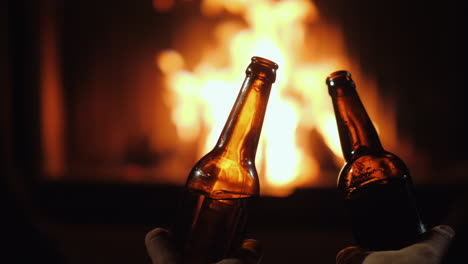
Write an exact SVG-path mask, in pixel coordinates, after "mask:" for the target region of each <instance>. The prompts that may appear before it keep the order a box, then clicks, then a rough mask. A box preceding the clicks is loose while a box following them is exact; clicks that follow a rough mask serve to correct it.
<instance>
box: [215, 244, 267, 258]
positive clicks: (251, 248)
mask: <svg viewBox="0 0 468 264" xmlns="http://www.w3.org/2000/svg"><path fill="white" fill-rule="evenodd" d="M262 255H263V249H262V247H261V245H260V243H258V241H257V240H255V239H245V240H244V241H243V242H242V245H241V247H240V248H239V249H238V250H237V251H236V254H235V258H227V259H223V260H221V261H220V262H218V263H217V264H256V263H259V262H260V260H261V258H262Z"/></svg>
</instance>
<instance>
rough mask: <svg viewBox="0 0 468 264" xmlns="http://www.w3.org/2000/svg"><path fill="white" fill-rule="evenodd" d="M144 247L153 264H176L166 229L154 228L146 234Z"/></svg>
mask: <svg viewBox="0 0 468 264" xmlns="http://www.w3.org/2000/svg"><path fill="white" fill-rule="evenodd" d="M145 245H146V250H147V251H148V255H149V256H150V258H151V262H152V263H153V264H176V254H175V253H174V250H173V248H172V245H171V241H170V236H169V231H167V230H166V229H163V228H155V229H153V230H151V231H150V232H148V233H147V234H146V236H145Z"/></svg>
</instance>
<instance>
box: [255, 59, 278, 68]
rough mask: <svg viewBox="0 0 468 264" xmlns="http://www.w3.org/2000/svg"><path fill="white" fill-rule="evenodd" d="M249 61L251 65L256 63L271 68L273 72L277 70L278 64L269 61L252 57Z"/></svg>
mask: <svg viewBox="0 0 468 264" xmlns="http://www.w3.org/2000/svg"><path fill="white" fill-rule="evenodd" d="M251 61H252V63H258V64H261V65H263V66H265V67H268V68H273V69H275V70H277V69H278V64H276V63H275V62H274V61H271V60H268V59H265V58H262V57H258V56H254V57H252V59H251Z"/></svg>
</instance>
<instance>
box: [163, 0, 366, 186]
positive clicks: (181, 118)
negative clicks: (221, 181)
mask: <svg viewBox="0 0 468 264" xmlns="http://www.w3.org/2000/svg"><path fill="white" fill-rule="evenodd" d="M201 10H202V13H203V14H204V15H206V16H216V15H219V14H221V13H222V12H225V13H226V12H228V13H231V14H234V15H238V16H239V17H238V18H237V20H236V19H232V18H230V19H225V20H224V21H222V22H221V23H219V24H218V25H217V26H216V28H215V30H214V32H213V34H214V37H215V40H216V41H215V42H214V43H213V42H210V43H206V45H207V46H209V47H210V48H209V49H206V51H200V52H202V56H201V60H200V61H199V63H198V64H197V65H196V66H195V67H193V70H191V71H188V70H185V69H184V68H183V65H184V58H183V56H182V54H181V53H179V52H178V51H175V50H167V51H164V52H162V53H160V54H158V56H157V63H158V66H159V68H160V69H161V70H162V72H163V73H164V74H165V77H166V81H167V86H168V87H169V89H170V93H169V95H168V98H167V99H168V101H169V102H170V105H171V107H172V120H173V121H174V123H175V125H176V127H177V133H178V136H179V138H180V139H181V140H184V141H186V142H193V141H199V142H203V145H202V146H200V148H199V155H203V154H205V153H206V152H207V151H209V150H211V148H212V147H213V146H214V144H215V143H216V140H217V138H218V136H219V134H220V132H221V129H222V126H223V125H224V123H225V121H226V118H227V116H228V114H229V111H230V109H231V107H232V104H233V102H234V100H235V98H236V96H237V93H238V91H239V87H240V85H241V81H242V80H243V79H244V76H245V75H244V70H245V66H246V65H247V63H248V62H249V61H250V58H251V57H252V56H261V57H265V58H267V59H270V60H273V61H275V62H276V63H278V65H279V70H278V77H277V82H276V83H275V84H274V85H273V88H272V92H271V95H270V101H269V104H268V109H267V114H266V118H265V123H264V126H263V132H262V139H261V141H260V145H259V149H258V153H257V161H256V164H257V169H258V171H259V174H260V177H261V178H260V180H261V186H262V187H261V190H262V194H274V195H287V194H289V193H290V192H291V191H292V190H294V188H295V187H297V186H307V185H309V186H310V185H313V184H314V182H316V181H317V180H318V177H317V176H318V174H319V170H320V167H319V164H318V162H317V159H316V157H313V156H312V155H311V154H310V150H309V149H308V148H310V145H307V144H299V142H300V141H301V138H300V137H299V136H301V137H304V136H305V134H306V133H304V132H302V133H301V131H310V130H314V129H315V130H317V131H318V132H319V133H320V134H321V135H322V137H323V138H324V140H325V141H326V144H327V145H328V147H329V148H330V150H331V151H332V152H333V153H334V155H335V156H336V157H335V161H336V162H337V166H341V165H342V162H343V160H342V158H341V150H340V143H339V139H338V133H337V129H336V122H335V119H334V115H333V108H332V104H331V101H330V98H329V95H328V92H327V89H326V88H325V83H324V80H325V77H326V76H327V75H328V74H329V73H331V72H333V71H335V70H341V69H348V70H351V71H352V72H353V76H354V75H355V76H359V69H357V68H356V67H353V65H351V64H350V63H349V61H348V59H347V56H346V53H345V48H344V47H345V45H344V41H343V40H342V35H341V32H340V30H339V29H338V28H336V26H335V25H332V24H325V23H319V22H320V20H319V14H318V10H317V8H316V7H315V6H314V4H313V3H312V2H311V1H309V0H296V1H268V0H265V1H241V0H238V1H232V0H230V1H229V0H226V1H216V0H207V1H203V2H202V7H201ZM311 25H314V27H313V28H315V30H317V28H320V30H319V31H318V32H317V31H314V32H310V30H309V29H310V28H312V27H311ZM324 32H326V34H324ZM363 83H364V82H363ZM365 83H367V84H369V83H372V82H369V81H368V80H366V82H365ZM362 86H363V85H362ZM360 88H363V89H364V87H360ZM369 107H370V108H372V107H373V106H369ZM200 124H202V125H201V126H200Z"/></svg>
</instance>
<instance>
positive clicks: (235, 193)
mask: <svg viewBox="0 0 468 264" xmlns="http://www.w3.org/2000/svg"><path fill="white" fill-rule="evenodd" d="M277 68H278V66H277V65H276V63H274V62H272V61H269V60H266V59H263V58H260V57H253V58H252V61H251V63H250V65H249V66H248V67H247V70H246V78H245V80H244V82H243V84H242V87H241V89H240V92H239V95H238V97H237V99H236V102H235V103H234V106H233V108H232V110H231V113H230V115H229V117H228V119H227V121H226V124H225V126H224V129H223V131H222V132H221V135H220V137H219V139H218V142H217V143H216V145H215V147H214V148H213V150H211V151H210V152H209V153H207V154H206V155H205V156H204V157H202V158H201V159H200V160H199V161H198V162H197V164H196V165H195V166H194V167H193V168H192V170H191V172H190V174H189V176H188V179H187V182H186V185H185V191H184V194H183V195H182V200H181V207H180V210H179V216H178V217H177V220H176V225H175V227H174V236H175V241H176V246H177V248H178V250H179V251H180V252H181V255H182V263H190V264H195V263H197V264H198V263H204V264H205V263H212V262H217V261H219V260H221V259H223V258H227V257H232V256H234V254H235V251H236V249H238V248H239V247H240V244H241V242H242V239H243V237H244V233H245V228H246V224H247V218H248V211H249V210H251V208H252V207H253V206H252V203H254V201H255V200H256V198H257V197H258V196H259V193H260V185H259V179H258V175H257V170H256V167H255V154H256V150H257V145H258V141H259V138H260V132H261V128H262V124H263V119H264V115H265V112H266V106H267V102H268V98H269V94H270V89H271V86H272V84H273V82H274V81H275V78H276V69H277Z"/></svg>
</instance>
